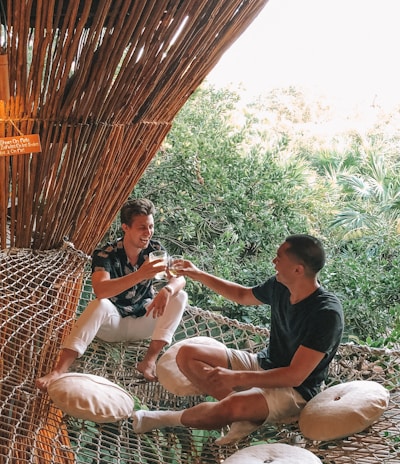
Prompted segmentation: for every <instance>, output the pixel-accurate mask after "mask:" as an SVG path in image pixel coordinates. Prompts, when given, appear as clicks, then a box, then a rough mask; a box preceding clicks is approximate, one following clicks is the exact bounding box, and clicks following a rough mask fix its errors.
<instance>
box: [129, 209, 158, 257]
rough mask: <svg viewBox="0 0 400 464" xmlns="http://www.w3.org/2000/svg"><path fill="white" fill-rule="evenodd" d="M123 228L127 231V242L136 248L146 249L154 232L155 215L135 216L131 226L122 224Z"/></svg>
mask: <svg viewBox="0 0 400 464" xmlns="http://www.w3.org/2000/svg"><path fill="white" fill-rule="evenodd" d="M122 230H123V231H124V233H125V235H124V243H125V244H129V245H131V246H133V247H135V248H140V249H145V248H147V247H148V245H149V241H150V239H151V237H152V236H153V233H154V219H153V215H152V214H150V215H149V216H145V215H140V216H135V217H134V219H133V221H132V224H131V225H130V226H128V225H127V224H122Z"/></svg>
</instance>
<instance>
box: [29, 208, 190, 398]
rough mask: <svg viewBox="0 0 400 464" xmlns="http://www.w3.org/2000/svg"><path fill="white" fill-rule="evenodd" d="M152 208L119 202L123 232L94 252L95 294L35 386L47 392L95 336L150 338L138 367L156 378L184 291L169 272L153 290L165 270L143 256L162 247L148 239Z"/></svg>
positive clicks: (113, 339)
mask: <svg viewBox="0 0 400 464" xmlns="http://www.w3.org/2000/svg"><path fill="white" fill-rule="evenodd" d="M154 213H155V208H154V205H153V203H152V202H151V201H150V200H147V199H136V200H129V201H127V202H126V203H125V204H124V205H123V206H122V208H121V224H122V230H123V232H124V235H123V237H121V238H119V239H118V240H116V241H115V242H114V243H108V244H107V245H106V246H105V247H103V248H101V249H98V250H96V251H95V252H94V253H93V259H92V286H93V290H94V293H95V294H96V299H95V300H93V301H91V302H90V303H89V305H88V306H87V308H86V309H85V310H84V311H83V313H82V314H81V316H80V317H79V318H78V320H77V321H76V323H75V326H74V327H73V329H72V331H71V333H70V334H69V336H68V337H67V338H66V340H65V342H64V344H63V347H62V350H61V353H60V356H59V360H58V361H57V363H56V365H55V367H54V369H53V370H52V371H51V372H50V373H48V374H46V375H45V376H44V377H41V378H39V379H37V381H36V386H37V387H38V388H40V389H41V390H43V391H46V390H47V387H48V385H49V384H50V383H51V382H52V381H54V380H55V379H57V378H58V377H59V376H60V375H61V374H63V373H64V372H67V371H68V369H69V367H70V366H71V365H72V363H73V362H74V361H75V359H76V358H77V357H80V356H82V355H83V353H84V352H85V351H86V349H87V347H88V345H89V344H90V343H91V341H92V340H93V339H94V337H95V336H97V337H99V338H100V339H102V340H105V341H107V342H119V341H128V340H129V341H137V340H143V339H146V338H150V337H151V342H150V345H149V348H148V350H147V353H146V354H145V356H144V358H143V360H142V361H141V362H140V363H139V364H138V366H137V368H138V370H139V372H141V373H142V374H143V376H144V377H145V378H146V379H147V380H149V381H154V380H157V379H156V374H155V365H156V361H157V358H158V356H159V354H160V353H161V351H162V349H163V348H164V346H165V345H167V344H169V343H171V340H172V337H173V334H174V332H175V330H176V328H177V326H178V324H179V322H180V320H181V318H182V314H183V312H184V310H185V307H186V303H187V294H186V292H185V291H183V288H184V286H185V283H186V281H185V278H184V277H182V276H181V277H171V278H170V279H169V280H168V283H167V285H165V286H164V287H162V288H161V289H160V290H159V291H158V292H155V291H154V287H153V283H154V282H153V279H154V277H155V275H156V274H157V273H159V272H160V271H166V270H167V267H166V266H165V265H163V264H161V261H160V260H155V261H150V260H149V259H148V256H149V253H151V252H152V251H155V250H160V249H163V247H162V246H161V244H160V243H159V242H157V241H155V240H152V236H153V233H154ZM160 264H161V267H160ZM167 275H168V276H169V274H168V273H167Z"/></svg>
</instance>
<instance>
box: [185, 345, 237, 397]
mask: <svg viewBox="0 0 400 464" xmlns="http://www.w3.org/2000/svg"><path fill="white" fill-rule="evenodd" d="M176 363H177V365H178V367H179V370H180V371H181V372H182V373H183V374H184V375H185V377H186V378H187V379H188V380H189V381H190V382H191V383H192V384H193V385H195V386H196V387H197V388H198V389H199V391H203V392H206V393H207V394H208V395H210V396H213V397H214V398H216V399H217V400H221V399H223V398H225V397H226V396H228V395H230V394H231V393H232V392H233V391H232V389H231V388H227V387H225V385H211V384H210V382H209V381H208V380H207V376H205V375H204V373H205V369H209V368H213V367H217V366H220V367H224V368H228V356H227V354H226V349H225V348H220V347H212V349H210V347H209V346H206V345H193V346H190V345H187V346H182V347H181V348H180V349H179V351H178V353H177V354H176Z"/></svg>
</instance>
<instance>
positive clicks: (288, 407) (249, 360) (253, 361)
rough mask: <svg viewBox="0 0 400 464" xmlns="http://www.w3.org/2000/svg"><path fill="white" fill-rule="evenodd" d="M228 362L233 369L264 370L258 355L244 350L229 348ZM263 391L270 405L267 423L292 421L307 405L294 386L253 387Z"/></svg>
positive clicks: (254, 389)
mask: <svg viewBox="0 0 400 464" xmlns="http://www.w3.org/2000/svg"><path fill="white" fill-rule="evenodd" d="M227 355H228V363H229V367H230V369H232V370H233V371H262V370H263V369H262V367H261V366H260V365H259V363H258V360H257V355H256V354H254V353H248V352H247V351H242V350H233V349H229V348H228V349H227ZM251 390H252V391H254V392H259V393H261V394H262V395H263V396H264V398H265V401H266V403H267V406H268V410H269V415H268V417H267V418H266V420H265V423H275V424H276V423H277V422H292V421H294V420H296V419H297V418H298V416H299V414H300V412H301V410H302V409H303V408H304V406H305V405H306V403H307V402H306V400H305V399H304V398H303V397H302V396H301V395H300V393H299V392H298V391H297V390H295V389H294V388H292V387H282V388H259V387H253V388H251Z"/></svg>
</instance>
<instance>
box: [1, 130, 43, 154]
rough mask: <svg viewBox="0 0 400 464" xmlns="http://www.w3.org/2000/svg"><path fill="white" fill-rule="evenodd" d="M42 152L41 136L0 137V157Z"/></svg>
mask: <svg viewBox="0 0 400 464" xmlns="http://www.w3.org/2000/svg"><path fill="white" fill-rule="evenodd" d="M41 151H42V147H41V145H40V138H39V134H31V135H17V136H14V137H0V156H12V155H26V154H27V153H38V152H41Z"/></svg>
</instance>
